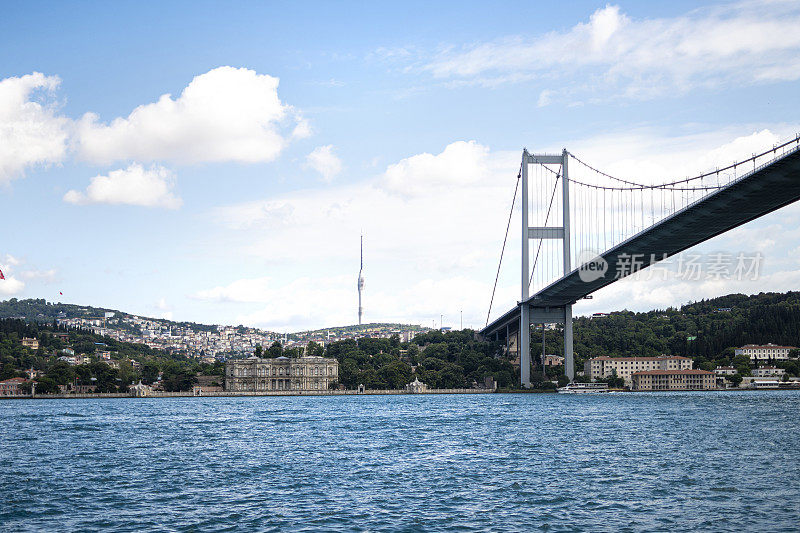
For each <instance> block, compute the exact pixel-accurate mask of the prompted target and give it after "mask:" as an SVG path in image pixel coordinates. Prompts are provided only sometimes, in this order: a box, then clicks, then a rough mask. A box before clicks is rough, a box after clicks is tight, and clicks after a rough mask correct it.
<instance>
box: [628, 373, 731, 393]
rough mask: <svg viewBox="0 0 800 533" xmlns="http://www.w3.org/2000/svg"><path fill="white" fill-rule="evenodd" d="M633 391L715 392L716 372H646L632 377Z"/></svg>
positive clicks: (634, 374)
mask: <svg viewBox="0 0 800 533" xmlns="http://www.w3.org/2000/svg"><path fill="white" fill-rule="evenodd" d="M631 382H632V383H633V385H632V387H631V389H633V390H639V391H655V390H713V389H715V388H717V385H716V376H715V374H714V372H708V371H706V370H692V369H685V370H645V371H643V372H634V373H633V375H632V376H631Z"/></svg>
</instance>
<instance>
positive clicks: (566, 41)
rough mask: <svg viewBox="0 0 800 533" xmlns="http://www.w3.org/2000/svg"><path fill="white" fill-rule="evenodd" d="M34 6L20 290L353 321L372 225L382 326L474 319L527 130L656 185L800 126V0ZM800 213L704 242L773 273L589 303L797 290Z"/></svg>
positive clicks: (624, 289) (22, 163) (12, 163)
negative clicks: (355, 281) (357, 260)
mask: <svg viewBox="0 0 800 533" xmlns="http://www.w3.org/2000/svg"><path fill="white" fill-rule="evenodd" d="M35 5H36V6H38V7H37V8H36V11H37V13H36V17H32V16H31V6H30V5H29V4H9V5H5V6H4V12H3V17H2V19H0V46H2V48H3V50H5V51H6V54H5V58H4V61H3V64H2V65H1V66H0V210H1V211H2V213H3V215H4V216H3V217H2V224H1V225H0V270H1V271H2V272H3V274H4V277H5V279H4V280H0V299H7V298H11V297H16V298H46V299H48V300H51V301H59V300H60V301H63V302H69V303H76V304H80V305H91V306H97V307H107V308H115V309H124V310H126V311H128V312H131V313H135V314H138V315H142V316H156V317H165V318H174V319H177V320H182V321H194V322H199V323H213V324H239V323H241V324H244V325H248V326H253V327H258V328H263V329H267V330H272V331H284V332H285V331H299V330H305V329H315V328H322V327H329V326H335V325H347V324H355V323H356V322H357V316H355V315H354V312H353V310H354V309H359V308H360V307H362V304H361V303H359V302H357V299H358V298H359V294H360V291H353V285H352V276H353V266H354V250H355V246H356V245H357V244H358V243H357V242H356V237H357V236H358V235H359V234H360V233H361V230H362V229H364V228H365V225H366V224H368V225H369V230H368V231H365V240H364V246H367V247H368V250H369V276H370V291H369V303H368V305H365V306H364V307H365V308H366V309H368V312H366V313H365V314H364V316H365V317H368V318H365V320H366V321H368V322H400V323H409V324H422V325H429V324H432V323H433V324H439V322H440V320H444V323H442V324H439V325H440V326H444V327H452V328H453V329H456V328H458V327H460V326H461V320H462V313H461V311H462V310H463V325H464V327H473V328H478V327H480V326H482V325H483V324H484V322H485V320H486V312H487V308H488V305H489V298H490V296H491V289H492V283H493V281H494V275H495V269H496V268H497V260H498V257H499V253H500V246H501V244H502V239H503V231H504V229H505V224H506V217H507V214H508V207H509V205H510V203H511V198H512V194H513V191H514V182H515V179H516V171H517V168H518V166H519V156H520V153H521V151H522V149H523V147H527V148H528V149H530V150H535V151H536V152H560V151H561V149H562V148H564V147H566V148H568V149H569V150H570V151H572V152H574V153H575V154H577V155H580V156H582V157H583V158H585V159H586V160H587V161H591V162H592V163H594V164H596V165H597V166H598V167H601V168H602V169H604V170H606V171H608V172H610V173H612V174H614V175H618V176H621V177H628V178H642V179H648V180H654V181H657V180H662V179H663V180H666V179H669V178H673V177H681V176H685V175H689V174H693V173H696V172H698V171H701V170H707V169H713V168H715V167H716V166H721V165H722V164H727V163H730V162H732V161H733V160H737V159H743V158H746V157H749V156H750V155H751V154H752V153H753V152H757V151H759V150H761V149H764V148H768V147H771V146H772V145H773V144H774V143H776V142H778V141H780V140H781V139H784V138H787V137H793V136H794V135H796V134H797V133H798V132H800V117H798V113H797V103H798V100H797V94H800V81H798V80H800V64H799V63H798V57H800V37H799V36H798V32H797V27H799V26H800V5H798V4H797V2H790V1H780V0H779V1H774V2H768V3H762V2H748V1H742V2H708V3H704V4H701V5H698V4H697V3H696V2H685V1H679V2H673V3H670V4H654V3H652V2H625V3H619V4H607V5H606V4H597V3H590V2H575V3H570V4H569V5H566V4H559V5H537V4H529V3H515V2H508V3H503V4H492V5H487V4H485V3H480V2H458V3H456V2H442V3H437V4H436V5H435V6H432V5H430V4H428V3H423V2H410V3H405V4H402V5H399V4H380V5H371V6H366V5H364V4H362V3H355V2H353V3H338V4H330V3H324V2H319V3H310V4H309V3H305V4H296V5H285V4H281V5H278V4H269V3H265V4H257V3H256V4H242V5H241V6H239V8H238V9H236V10H231V9H225V6H224V5H223V4H215V3H195V2H192V3H189V2H170V3H166V4H164V5H158V6H156V5H155V4H153V5H150V4H141V3H136V2H115V3H113V4H80V3H79V4H63V3H57V2H42V3H38V4H35ZM311 11H313V12H314V13H315V16H314V17H309V16H308V13H309V12H311ZM120 58H124V60H121V59H120ZM798 228H800V206H797V205H792V206H789V207H786V208H784V209H781V210H780V211H777V212H775V213H773V214H771V215H769V216H767V217H764V218H763V219H760V220H758V221H755V222H752V223H750V224H747V225H746V226H743V227H741V228H738V229H737V230H735V231H733V232H731V233H729V234H726V235H722V236H720V237H717V238H715V239H713V240H711V241H709V242H707V243H705V244H703V245H702V246H700V247H698V248H697V249H693V252H696V253H699V254H706V255H708V254H712V253H715V252H720V251H724V252H727V253H732V254H737V253H740V252H743V253H761V254H762V255H763V267H762V270H761V273H760V275H759V277H758V279H755V280H750V279H746V280H737V281H730V280H713V279H703V280H700V281H687V280H684V279H679V278H678V277H670V278H669V279H666V280H663V279H654V280H649V281H648V280H634V279H630V280H624V281H621V282H620V283H618V284H615V285H614V286H612V287H609V288H607V289H604V290H602V291H600V292H598V293H597V294H595V296H594V298H593V299H592V300H586V301H582V302H579V303H578V304H577V305H576V307H575V313H576V314H579V315H580V314H591V313H594V312H607V311H614V310H620V309H625V308H628V309H631V310H649V309H652V308H658V307H667V306H671V305H680V304H682V303H686V302H688V301H692V300H697V299H701V298H707V297H713V296H717V295H721V294H728V293H731V292H744V293H757V292H760V291H785V290H789V289H792V288H796V287H797V286H800V247H799V246H798V245H797V242H798V237H800V230H798ZM514 231H518V229H517V228H516V227H515V226H514V225H512V232H511V234H510V236H509V248H508V249H507V250H506V261H505V262H504V267H503V269H502V271H501V273H500V280H499V285H498V292H497V296H496V297H495V301H494V305H493V309H494V312H493V316H497V313H500V312H502V311H503V310H506V309H507V308H509V307H510V306H512V305H513V304H514V303H515V302H516V300H517V299H518V297H519V279H518V278H519V266H518V264H517V263H515V262H514V261H513V260H510V259H509V258H515V257H518V255H519V252H518V250H519V248H518V246H519V234H518V233H517V234H516V235H515V234H514ZM778 234H782V235H784V236H785V238H782V239H776V238H775V235H778ZM360 276H361V274H359V277H360ZM359 284H360V281H359ZM442 317H443V318H442Z"/></svg>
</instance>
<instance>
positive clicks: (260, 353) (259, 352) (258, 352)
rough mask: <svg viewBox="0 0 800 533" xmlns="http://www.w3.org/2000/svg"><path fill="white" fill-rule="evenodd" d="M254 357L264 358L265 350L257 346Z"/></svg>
mask: <svg viewBox="0 0 800 533" xmlns="http://www.w3.org/2000/svg"><path fill="white" fill-rule="evenodd" d="M253 355H255V356H256V357H259V358H260V357H263V356H264V349H263V348H262V347H261V345H260V344H259V345H258V346H256V351H255V352H253Z"/></svg>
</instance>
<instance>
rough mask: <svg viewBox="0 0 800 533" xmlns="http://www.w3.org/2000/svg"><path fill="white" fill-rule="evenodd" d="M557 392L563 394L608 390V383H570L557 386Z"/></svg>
mask: <svg viewBox="0 0 800 533" xmlns="http://www.w3.org/2000/svg"><path fill="white" fill-rule="evenodd" d="M558 392H561V393H564V394H579V393H590V392H594V393H598V392H609V390H608V383H570V384H569V385H567V386H565V387H559V389H558Z"/></svg>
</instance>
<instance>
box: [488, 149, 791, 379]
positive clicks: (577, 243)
mask: <svg viewBox="0 0 800 533" xmlns="http://www.w3.org/2000/svg"><path fill="white" fill-rule="evenodd" d="M571 164H572V166H573V167H574V168H572V169H570V165H571ZM648 181H649V180H647V179H643V178H638V179H621V178H618V177H614V176H612V175H610V174H608V173H606V172H603V171H601V170H598V169H597V168H595V167H593V166H591V165H590V164H588V163H586V162H584V161H583V160H582V159H580V158H578V157H577V156H575V155H574V154H572V153H570V152H568V151H567V150H566V149H565V150H563V151H562V153H561V154H538V155H536V154H531V153H529V152H528V151H527V150H524V151H523V153H522V162H521V164H520V170H519V173H518V174H517V182H516V188H515V190H514V199H513V200H512V205H511V210H510V212H509V218H508V225H507V227H506V237H505V239H504V241H503V248H502V251H501V255H500V264H499V265H498V277H496V278H495V288H494V290H493V291H492V299H491V301H490V304H489V313H488V315H487V319H486V327H484V328H483V329H482V330H481V331H480V333H481V334H482V335H483V336H484V338H489V339H494V340H505V342H506V346H509V345H510V343H511V342H512V341H516V342H515V344H516V346H517V350H519V354H520V380H521V383H522V384H523V385H524V386H529V385H530V383H531V379H530V371H531V353H530V327H531V325H532V324H542V325H544V324H563V325H564V328H563V335H564V371H565V374H566V375H567V377H568V378H569V379H570V381H571V380H573V379H574V378H575V359H574V353H573V332H572V306H573V305H574V304H575V303H576V302H577V301H578V300H580V299H582V298H587V297H591V296H590V295H591V294H592V293H593V292H595V291H597V290H599V289H601V288H603V287H606V286H608V285H610V284H611V283H614V282H615V281H618V280H620V279H622V278H625V277H627V276H629V275H631V274H635V273H636V272H637V271H640V270H642V269H644V268H647V267H649V266H651V265H653V264H655V263H658V262H659V261H663V260H665V259H667V258H669V257H671V256H673V255H675V254H678V253H680V252H682V251H684V250H686V249H688V248H690V247H692V246H695V245H697V244H699V243H702V242H703V241H706V240H708V239H711V238H712V237H715V236H717V235H720V234H722V233H724V232H726V231H729V230H731V229H733V228H736V227H738V226H741V225H742V224H745V223H747V222H749V221H751V220H754V219H756V218H758V217H761V216H764V215H766V214H768V213H771V212H772V211H775V210H776V209H780V208H781V207H783V206H786V205H788V204H790V203H792V202H795V201H796V200H798V199H800V135H798V136H796V137H795V138H793V139H791V140H788V141H786V142H782V143H780V144H777V145H775V146H773V147H772V149H771V150H766V151H764V152H761V153H759V154H753V155H752V157H750V158H747V159H745V160H742V161H738V162H736V163H733V164H731V165H729V166H726V167H723V168H717V169H715V170H713V171H711V172H706V173H704V174H700V175H697V176H693V177H686V178H684V179H679V180H674V181H670V182H667V183H656V184H652V183H647V182H648ZM520 189H521V191H520ZM518 193H519V196H520V197H521V209H520V213H521V230H522V231H521V232H522V243H521V244H522V256H521V297H520V300H519V301H518V302H517V305H516V307H514V308H513V309H511V310H509V311H507V312H506V313H504V314H502V315H501V316H500V317H498V318H496V319H495V320H494V321H492V322H489V317H490V316H491V311H492V305H493V302H494V296H495V290H496V288H497V279H498V278H499V273H500V266H501V265H502V261H503V255H504V252H505V248H506V241H507V239H508V233H509V228H510V226H511V221H512V218H513V213H514V206H515V204H516V199H517V196H518ZM532 244H533V246H532ZM531 261H532V264H531ZM520 332H527V333H528V334H526V335H520Z"/></svg>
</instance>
